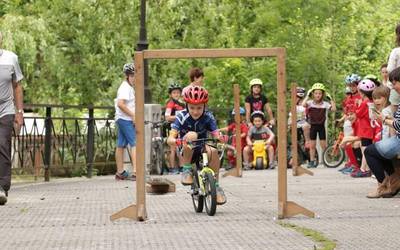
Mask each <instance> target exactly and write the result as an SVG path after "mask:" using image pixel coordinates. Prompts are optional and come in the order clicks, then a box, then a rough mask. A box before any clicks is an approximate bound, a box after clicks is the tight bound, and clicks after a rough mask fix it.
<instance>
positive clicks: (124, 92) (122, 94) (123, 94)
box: [114, 81, 135, 121]
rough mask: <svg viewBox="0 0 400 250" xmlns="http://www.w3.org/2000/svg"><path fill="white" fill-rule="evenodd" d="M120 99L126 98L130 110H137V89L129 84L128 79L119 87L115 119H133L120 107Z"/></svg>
mask: <svg viewBox="0 0 400 250" xmlns="http://www.w3.org/2000/svg"><path fill="white" fill-rule="evenodd" d="M118 100H125V104H126V106H127V107H128V109H129V110H130V111H132V112H133V113H134V112H135V89H134V88H133V87H132V86H131V85H129V83H128V82H127V81H123V82H122V83H121V85H120V86H119V88H118V92H117V98H116V99H115V100H114V102H115V120H118V119H123V120H127V121H132V117H131V116H129V115H127V114H126V113H124V112H123V111H122V110H121V109H120V108H119V107H118V105H117V104H118Z"/></svg>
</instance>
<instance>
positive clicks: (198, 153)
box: [178, 145, 204, 164]
mask: <svg viewBox="0 0 400 250" xmlns="http://www.w3.org/2000/svg"><path fill="white" fill-rule="evenodd" d="M203 148H204V147H203V146H200V145H198V146H195V147H194V148H193V149H192V151H193V154H192V159H191V160H190V163H192V164H193V163H195V162H197V161H199V159H200V156H201V154H202V153H203ZM178 153H179V154H180V155H181V156H182V157H183V147H182V146H179V147H178Z"/></svg>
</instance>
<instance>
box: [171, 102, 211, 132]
mask: <svg viewBox="0 0 400 250" xmlns="http://www.w3.org/2000/svg"><path fill="white" fill-rule="evenodd" d="M171 129H174V130H176V131H178V132H179V137H180V138H182V137H183V136H184V135H185V134H187V133H188V132H189V131H193V132H196V133H197V134H198V139H203V138H207V132H215V131H216V130H217V129H218V127H217V122H216V120H215V118H214V116H213V114H212V113H211V112H210V111H208V110H206V111H204V114H203V115H202V116H201V117H200V118H199V119H197V120H195V119H193V118H192V117H191V116H190V114H189V112H188V111H187V110H186V109H184V110H182V111H180V112H178V113H177V114H176V116H175V121H174V123H172V124H171Z"/></svg>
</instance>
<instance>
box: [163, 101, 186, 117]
mask: <svg viewBox="0 0 400 250" xmlns="http://www.w3.org/2000/svg"><path fill="white" fill-rule="evenodd" d="M184 108H185V104H184V103H181V102H179V101H178V100H175V99H172V98H170V99H169V100H168V102H167V104H166V105H165V109H166V110H165V115H175V113H176V111H180V110H183V109H184ZM167 109H170V110H171V113H169V114H167Z"/></svg>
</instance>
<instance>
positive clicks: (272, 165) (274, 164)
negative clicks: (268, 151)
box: [269, 161, 278, 169]
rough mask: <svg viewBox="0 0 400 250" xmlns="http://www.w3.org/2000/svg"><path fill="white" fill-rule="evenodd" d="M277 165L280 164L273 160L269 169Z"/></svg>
mask: <svg viewBox="0 0 400 250" xmlns="http://www.w3.org/2000/svg"><path fill="white" fill-rule="evenodd" d="M276 166H278V163H277V162H276V161H273V162H271V164H269V169H274V168H276Z"/></svg>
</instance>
